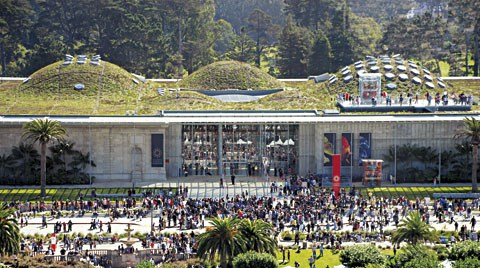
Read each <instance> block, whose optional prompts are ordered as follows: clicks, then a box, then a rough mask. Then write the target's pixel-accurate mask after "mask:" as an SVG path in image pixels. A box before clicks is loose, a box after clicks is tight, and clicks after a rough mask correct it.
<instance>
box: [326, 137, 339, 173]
mask: <svg viewBox="0 0 480 268" xmlns="http://www.w3.org/2000/svg"><path fill="white" fill-rule="evenodd" d="M336 142H337V140H336V135H335V133H325V134H323V166H325V167H330V166H332V155H333V154H334V153H335V144H336Z"/></svg>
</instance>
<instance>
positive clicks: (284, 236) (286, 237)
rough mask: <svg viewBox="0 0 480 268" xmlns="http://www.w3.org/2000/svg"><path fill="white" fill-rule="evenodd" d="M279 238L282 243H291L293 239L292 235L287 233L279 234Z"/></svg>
mask: <svg viewBox="0 0 480 268" xmlns="http://www.w3.org/2000/svg"><path fill="white" fill-rule="evenodd" d="M280 237H282V240H284V241H292V239H293V236H292V233H290V232H289V231H283V232H281V233H280Z"/></svg>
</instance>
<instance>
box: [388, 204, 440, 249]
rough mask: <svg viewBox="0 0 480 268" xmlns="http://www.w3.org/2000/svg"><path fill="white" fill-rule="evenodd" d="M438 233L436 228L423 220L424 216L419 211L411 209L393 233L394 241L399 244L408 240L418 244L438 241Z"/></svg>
mask: <svg viewBox="0 0 480 268" xmlns="http://www.w3.org/2000/svg"><path fill="white" fill-rule="evenodd" d="M437 239H438V238H437V234H436V232H435V229H434V228H433V227H432V226H431V225H429V224H426V223H425V222H423V221H422V217H421V215H420V213H419V212H418V211H411V212H410V213H409V214H408V216H407V217H406V218H404V219H402V221H401V223H400V224H399V225H398V229H397V230H396V231H395V233H393V236H392V243H393V244H395V245H399V244H400V243H402V242H404V241H407V242H408V243H410V244H413V245H416V244H418V243H420V242H423V241H431V242H433V241H436V240H437Z"/></svg>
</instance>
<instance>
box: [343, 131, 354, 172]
mask: <svg viewBox="0 0 480 268" xmlns="http://www.w3.org/2000/svg"><path fill="white" fill-rule="evenodd" d="M352 151H353V134H352V133H342V166H351V165H352V161H353V154H352Z"/></svg>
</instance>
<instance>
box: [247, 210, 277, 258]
mask: <svg viewBox="0 0 480 268" xmlns="http://www.w3.org/2000/svg"><path fill="white" fill-rule="evenodd" d="M239 229H240V232H241V234H242V236H243V237H244V238H245V240H246V241H245V242H246V246H247V249H248V250H253V251H256V252H258V253H270V254H272V255H275V251H276V250H277V241H276V240H275V238H274V237H273V236H272V234H273V233H274V230H273V227H272V225H271V224H270V223H268V222H264V221H262V220H254V221H251V220H250V219H246V220H242V221H241V223H240V228H239Z"/></svg>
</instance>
